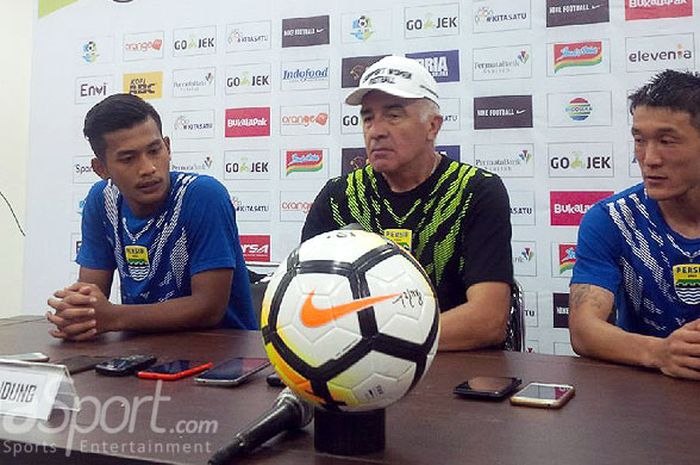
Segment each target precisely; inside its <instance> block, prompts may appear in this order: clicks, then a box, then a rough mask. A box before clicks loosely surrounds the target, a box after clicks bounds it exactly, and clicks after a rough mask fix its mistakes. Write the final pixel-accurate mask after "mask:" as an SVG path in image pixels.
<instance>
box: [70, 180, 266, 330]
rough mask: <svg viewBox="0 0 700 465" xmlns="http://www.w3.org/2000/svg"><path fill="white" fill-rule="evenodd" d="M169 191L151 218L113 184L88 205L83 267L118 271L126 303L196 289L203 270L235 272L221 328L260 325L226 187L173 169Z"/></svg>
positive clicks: (97, 190) (101, 186)
mask: <svg viewBox="0 0 700 465" xmlns="http://www.w3.org/2000/svg"><path fill="white" fill-rule="evenodd" d="M170 183H171V185H170V195H169V197H168V200H167V201H166V204H165V205H164V206H163V207H162V208H161V210H160V211H159V212H157V213H156V214H155V215H153V216H152V217H148V218H137V217H136V216H134V214H133V213H132V212H131V210H130V209H129V206H128V205H127V203H126V202H124V199H123V197H122V195H121V194H120V193H119V190H118V189H117V187H116V186H115V185H113V184H112V183H111V182H107V181H100V182H98V183H96V184H95V185H94V186H93V187H92V189H91V190H90V193H89V194H88V197H87V199H86V202H85V208H84V210H83V224H82V236H83V237H82V244H81V246H80V251H79V252H78V258H77V262H78V264H80V265H81V266H84V267H87V268H93V269H101V270H114V269H116V270H117V271H118V273H119V278H120V284H121V298H122V303H123V304H127V305H128V304H151V303H157V302H163V301H165V300H169V299H174V298H177V297H183V296H187V295H191V294H192V287H191V278H192V276H194V275H195V274H197V273H201V272H203V271H208V270H214V269H221V268H230V269H233V270H234V273H233V276H234V277H233V283H232V285H231V293H230V297H229V301H228V307H227V310H226V313H225V315H224V318H223V319H222V321H221V323H220V326H222V327H233V328H242V329H256V328H257V320H256V318H255V314H254V312H253V305H252V300H251V295H250V284H249V278H248V272H247V269H246V266H245V262H244V260H243V254H242V251H241V246H240V242H239V238H238V229H237V228H236V221H235V212H234V209H233V206H232V205H231V201H230V199H229V195H228V192H227V191H226V188H224V186H222V185H221V183H219V182H218V181H217V180H216V179H214V178H212V177H210V176H201V175H196V174H189V173H188V174H186V173H177V172H171V173H170Z"/></svg>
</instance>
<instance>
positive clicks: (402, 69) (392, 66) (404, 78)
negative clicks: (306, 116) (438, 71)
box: [345, 55, 440, 106]
mask: <svg viewBox="0 0 700 465" xmlns="http://www.w3.org/2000/svg"><path fill="white" fill-rule="evenodd" d="M373 90H379V91H381V92H385V93H387V94H390V95H394V96H396V97H401V98H416V99H418V98H427V99H429V100H432V101H433V102H435V103H436V104H437V105H438V106H439V105H440V102H439V101H438V100H439V97H438V93H437V82H435V78H433V76H432V74H430V72H429V71H428V70H427V69H425V67H424V66H423V65H421V64H420V63H419V62H417V61H416V60H413V59H411V58H406V57H402V56H396V55H389V56H386V57H384V58H382V59H381V60H379V61H377V62H376V63H374V64H373V65H371V66H369V67H367V69H366V70H365V72H364V73H362V77H361V78H360V85H359V86H358V88H357V89H355V90H354V91H352V92H351V93H350V95H348V96H347V97H346V98H345V103H347V104H348V105H362V98H363V97H364V96H365V94H367V93H368V92H371V91H373Z"/></svg>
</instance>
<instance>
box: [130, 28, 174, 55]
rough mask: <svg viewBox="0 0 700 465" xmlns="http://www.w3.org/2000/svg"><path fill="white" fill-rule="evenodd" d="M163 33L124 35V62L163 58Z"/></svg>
mask: <svg viewBox="0 0 700 465" xmlns="http://www.w3.org/2000/svg"><path fill="white" fill-rule="evenodd" d="M163 35H164V34H163V31H153V32H139V33H136V34H124V43H123V46H122V53H123V59H124V61H137V60H154V59H159V58H163V50H164V47H163Z"/></svg>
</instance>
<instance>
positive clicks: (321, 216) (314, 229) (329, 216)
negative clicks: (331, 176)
mask: <svg viewBox="0 0 700 465" xmlns="http://www.w3.org/2000/svg"><path fill="white" fill-rule="evenodd" d="M332 182H333V181H332V180H331V181H328V182H327V183H326V185H325V186H323V189H321V192H319V193H318V195H317V196H316V198H315V199H314V203H313V204H312V205H311V209H310V210H309V213H308V214H307V215H306V221H305V222H304V227H303V228H302V230H301V242H304V241H306V240H307V239H311V238H312V237H314V236H317V235H319V234H322V233H324V232H328V231H333V230H335V229H338V225H337V224H336V223H335V222H334V221H333V212H332V211H331V196H330V189H331V183H332Z"/></svg>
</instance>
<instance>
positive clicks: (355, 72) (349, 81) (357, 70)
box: [340, 55, 386, 89]
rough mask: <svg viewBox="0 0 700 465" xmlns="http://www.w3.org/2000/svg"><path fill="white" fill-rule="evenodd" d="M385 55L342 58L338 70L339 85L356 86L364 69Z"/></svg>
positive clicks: (344, 86)
mask: <svg viewBox="0 0 700 465" xmlns="http://www.w3.org/2000/svg"><path fill="white" fill-rule="evenodd" d="M385 56H386V55H374V56H361V57H348V58H343V59H342V63H341V71H340V74H341V78H340V81H341V86H342V87H343V88H344V89H345V88H348V87H357V86H358V85H359V84H360V78H361V77H362V74H363V73H364V72H365V70H366V69H367V68H368V67H369V66H372V65H373V64H374V63H376V62H377V61H379V60H381V59H382V58H384V57H385Z"/></svg>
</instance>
